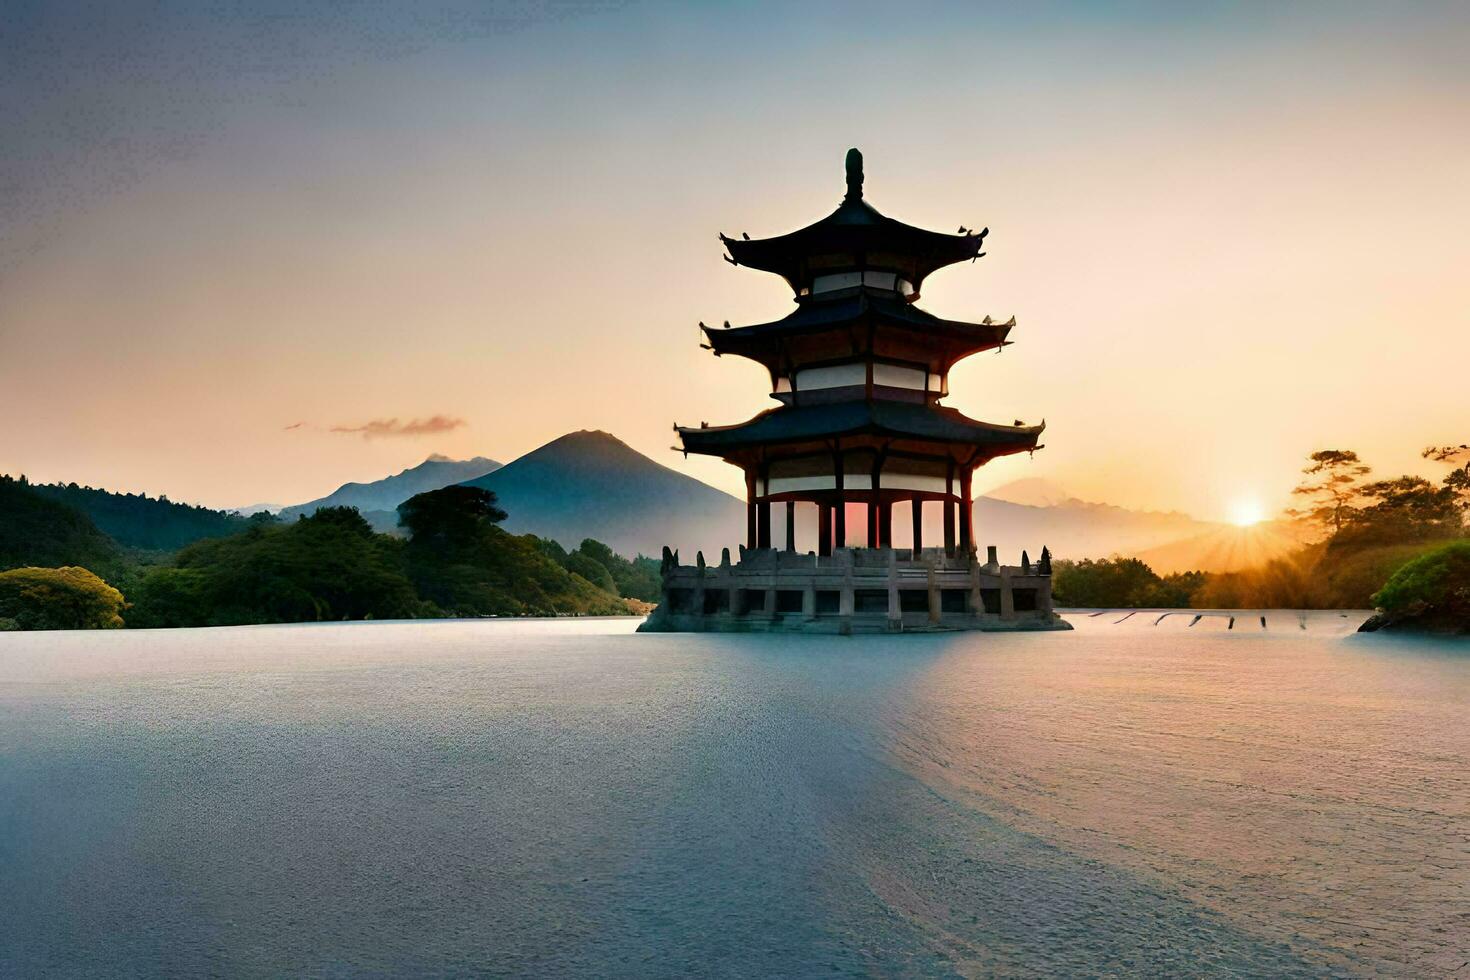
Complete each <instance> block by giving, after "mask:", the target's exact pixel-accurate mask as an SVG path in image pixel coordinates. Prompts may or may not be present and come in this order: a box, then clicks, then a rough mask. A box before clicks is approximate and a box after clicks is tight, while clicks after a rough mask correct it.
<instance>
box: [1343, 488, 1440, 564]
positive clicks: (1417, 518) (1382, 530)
mask: <svg viewBox="0 0 1470 980" xmlns="http://www.w3.org/2000/svg"><path fill="white" fill-rule="evenodd" d="M1357 496H1358V499H1359V500H1360V501H1361V503H1360V505H1359V506H1357V507H1355V508H1353V509H1352V510H1351V511H1349V512H1348V514H1347V515H1346V518H1345V521H1344V525H1343V527H1342V528H1341V529H1340V530H1339V532H1338V537H1337V538H1336V539H1334V542H1333V544H1334V546H1336V547H1341V546H1344V545H1350V546H1355V547H1356V546H1360V545H1364V544H1385V543H1399V542H1409V541H1429V540H1433V539H1435V538H1443V537H1452V536H1454V535H1456V534H1459V533H1460V531H1461V529H1462V526H1463V525H1462V521H1461V507H1460V501H1459V496H1458V494H1456V492H1455V490H1454V489H1453V488H1452V487H1448V486H1435V485H1434V484H1433V483H1430V482H1429V481H1428V480H1426V479H1424V478H1423V477H1421V476H1400V477H1397V478H1395V479H1392V480H1377V481H1375V482H1373V483H1367V484H1364V485H1362V486H1360V487H1358V488H1357Z"/></svg>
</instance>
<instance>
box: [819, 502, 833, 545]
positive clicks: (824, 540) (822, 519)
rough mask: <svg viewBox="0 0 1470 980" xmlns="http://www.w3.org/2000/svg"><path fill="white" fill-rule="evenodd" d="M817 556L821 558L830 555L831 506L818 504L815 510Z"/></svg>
mask: <svg viewBox="0 0 1470 980" xmlns="http://www.w3.org/2000/svg"><path fill="white" fill-rule="evenodd" d="M817 554H819V555H821V556H823V557H826V556H828V555H830V554H832V505H831V504H820V505H819V506H818V509H817Z"/></svg>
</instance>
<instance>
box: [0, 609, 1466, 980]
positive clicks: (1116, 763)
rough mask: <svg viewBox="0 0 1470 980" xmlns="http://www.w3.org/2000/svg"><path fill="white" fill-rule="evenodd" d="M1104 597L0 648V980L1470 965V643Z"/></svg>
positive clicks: (1227, 971)
mask: <svg viewBox="0 0 1470 980" xmlns="http://www.w3.org/2000/svg"><path fill="white" fill-rule="evenodd" d="M1116 618H1118V617H1116V616H1112V615H1109V616H1104V617H1079V618H1076V619H1075V620H1074V621H1075V622H1076V623H1077V625H1078V630H1077V631H1076V632H1073V633H1068V634H1032V635H1014V636H999V635H975V634H971V635H954V636H906V637H866V638H853V639H843V638H837V637H830V638H828V637H795V638H792V637H787V638H781V637H769V636H766V637H761V636H746V637H741V636H688V635H684V636H680V635H654V636H636V635H633V634H632V632H631V630H632V627H633V625H634V624H633V623H631V622H628V621H577V622H570V621H568V622H528V623H516V622H476V623H465V622H443V623H419V624H388V623H376V624H371V623H369V624H344V625H329V626H304V627H254V628H244V629H223V630H182V631H172V632H122V633H87V634H77V633H69V634H29V635H19V634H5V635H0V876H3V878H0V885H3V887H0V975H4V976H7V977H8V976H41V975H46V976H67V975H74V976H98V975H108V976H110V975H118V976H159V975H181V974H188V975H196V974H216V975H229V976H236V975H243V976H278V975H296V976H365V975H389V974H392V975H402V974H415V975H449V974H466V973H474V974H482V975H483V974H490V975H519V976H534V977H551V976H586V977H593V976H596V977H601V976H627V977H658V976H737V975H780V976H833V975H838V976H842V975H861V976H869V975H877V976H894V975H897V976H951V975H977V974H982V975H990V974H1002V975H1012V976H1025V975H1036V974H1068V975H1132V974H1140V975H1189V976H1207V975H1241V974H1255V975H1263V976H1298V975H1300V976H1318V975H1395V976H1454V975H1460V976H1467V975H1470V966H1467V965H1466V962H1467V961H1470V644H1464V643H1461V644H1458V645H1457V644H1454V643H1448V642H1441V643H1434V642H1428V641H1413V640H1404V639H1394V638H1389V637H1378V636H1354V635H1351V630H1352V628H1353V627H1354V626H1356V624H1357V622H1358V619H1356V618H1354V619H1343V618H1340V617H1338V616H1336V614H1314V615H1312V616H1311V617H1310V618H1308V619H1307V620H1305V625H1306V626H1307V627H1308V628H1306V629H1302V628H1300V626H1299V624H1298V622H1297V620H1296V618H1295V617H1284V616H1279V614H1271V621H1270V623H1269V628H1268V629H1267V630H1265V631H1262V630H1261V629H1260V628H1259V626H1258V625H1256V623H1255V621H1254V620H1249V621H1243V622H1242V623H1237V628H1236V629H1234V630H1226V629H1225V628H1224V622H1223V621H1215V620H1204V621H1202V622H1201V623H1200V624H1199V625H1198V626H1196V627H1194V628H1189V627H1187V626H1186V623H1187V619H1170V620H1165V621H1164V622H1163V623H1161V624H1160V625H1158V626H1157V627H1155V626H1153V625H1152V619H1151V618H1143V617H1134V618H1133V619H1131V620H1130V621H1128V622H1125V623H1115V622H1114V620H1115V619H1116ZM1242 626H1246V627H1248V628H1244V629H1243V628H1242Z"/></svg>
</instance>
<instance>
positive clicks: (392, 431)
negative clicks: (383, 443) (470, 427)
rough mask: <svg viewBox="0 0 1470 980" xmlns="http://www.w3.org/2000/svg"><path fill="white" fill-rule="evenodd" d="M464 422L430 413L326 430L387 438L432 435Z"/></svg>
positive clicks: (449, 430) (448, 430)
mask: <svg viewBox="0 0 1470 980" xmlns="http://www.w3.org/2000/svg"><path fill="white" fill-rule="evenodd" d="M464 424H465V420H464V419H459V418H453V417H451V416H448V415H431V416H429V417H428V418H426V419H410V420H409V421H407V422H400V421H399V420H398V419H396V418H395V419H373V420H372V421H371V422H365V423H363V424H362V425H334V426H332V428H331V429H330V430H328V431H331V432H343V433H348V434H354V435H361V436H362V437H363V438H364V439H387V438H397V437H409V438H412V437H414V436H434V435H438V434H439V433H441V432H453V431H454V430H455V429H458V428H460V427H461V426H463V425H464Z"/></svg>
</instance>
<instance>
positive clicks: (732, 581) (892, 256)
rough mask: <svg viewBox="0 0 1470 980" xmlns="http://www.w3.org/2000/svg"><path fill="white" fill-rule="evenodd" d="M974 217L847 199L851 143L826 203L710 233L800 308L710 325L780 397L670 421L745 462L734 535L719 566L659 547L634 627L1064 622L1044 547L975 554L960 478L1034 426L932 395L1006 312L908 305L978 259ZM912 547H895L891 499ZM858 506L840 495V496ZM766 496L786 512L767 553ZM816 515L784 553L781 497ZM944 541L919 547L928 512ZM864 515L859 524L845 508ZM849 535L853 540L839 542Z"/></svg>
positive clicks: (855, 192) (857, 164)
mask: <svg viewBox="0 0 1470 980" xmlns="http://www.w3.org/2000/svg"><path fill="white" fill-rule="evenodd" d="M988 232H989V229H984V230H981V231H978V232H976V231H970V230H968V229H966V228H963V227H961V228H960V230H959V232H958V233H957V234H953V235H949V234H942V233H939V232H933V231H927V230H925V229H922V228H916V227H914V226H912V225H907V224H904V223H903V222H901V221H896V220H894V219H893V218H889V217H886V216H885V215H883V214H881V213H879V212H878V211H877V209H875V208H874V207H873V206H872V205H871V204H869V203H868V202H867V201H866V200H864V199H863V157H862V154H861V153H859V152H858V151H857V150H856V149H853V150H849V151H848V153H847V194H846V196H845V197H844V198H843V200H842V203H841V204H840V205H839V206H838V208H837V210H835V211H833V212H832V213H831V214H829V215H828V216H827V217H825V218H823V219H821V220H820V221H817V222H816V223H815V224H811V225H808V226H807V227H805V228H802V229H800V230H798V231H794V232H791V233H790V234H787V235H781V236H779V237H776V238H765V239H750V238H749V237H746V236H742V237H741V238H740V239H734V238H728V237H726V236H724V235H721V236H720V240H721V241H722V242H723V243H724V245H725V248H726V249H727V250H728V251H729V255H727V256H726V257H725V258H726V261H728V262H730V263H731V264H733V265H737V266H746V267H748V268H752V269H759V270H761V271H763V272H771V273H775V274H776V275H778V276H780V277H781V278H782V279H784V280H785V281H786V283H787V285H788V286H790V288H791V290H792V292H793V294H794V298H795V302H796V309H795V310H794V311H793V312H792V313H791V314H789V315H788V316H786V317H783V318H782V319H780V320H776V321H774V322H771V323H759V324H754V325H751V326H743V327H730V326H729V324H728V323H727V324H726V326H725V328H723V329H719V328H710V327H706V326H704V325H703V324H701V325H700V326H701V328H702V330H703V333H704V335H705V337H706V338H707V343H706V344H705V345H704V346H706V347H707V348H708V349H710V350H712V351H713V352H714V354H715V355H716V356H717V357H723V356H726V355H732V356H736V357H745V358H748V359H750V360H753V361H756V362H757V363H759V364H760V365H761V366H762V367H764V368H765V369H766V371H767V373H768V375H769V377H770V384H771V397H772V398H773V399H775V400H776V401H777V402H779V403H780V404H779V405H778V406H777V407H774V408H772V409H770V410H768V411H765V412H762V413H761V414H759V415H757V416H755V417H754V418H752V419H750V420H748V421H746V422H742V423H739V424H737V425H723V426H710V425H706V424H701V425H699V426H697V427H696V426H675V430H676V431H677V432H678V434H679V439H680V442H681V446H679V447H678V449H679V450H680V451H682V452H684V453H685V454H688V453H699V454H702V455H708V456H717V457H719V458H721V459H724V460H725V461H726V462H729V463H731V464H733V465H735V466H738V467H739V468H740V469H741V470H742V472H743V473H744V474H745V492H746V541H745V544H744V546H743V547H742V548H741V549H740V555H739V561H738V562H737V563H732V562H731V561H730V557H729V551H728V549H727V550H726V552H725V555H724V556H723V558H722V560H721V562H720V564H719V565H718V566H707V565H706V564H705V561H704V557H703V555H700V556H699V558H698V561H697V562H696V564H695V565H693V566H685V565H681V564H679V561H678V557H677V555H676V554H675V553H673V552H670V551H668V549H665V556H664V561H663V596H662V601H661V603H660V605H659V607H658V609H656V610H655V612H654V613H653V614H652V615H651V616H650V617H649V620H648V621H647V622H646V623H645V624H644V625H643V627H642V628H643V629H646V630H773V629H780V630H803V631H818V632H842V633H848V632H853V631H877V630H892V631H897V630H906V629H1038V628H1039V629H1066V628H1068V627H1067V624H1066V623H1065V622H1063V621H1062V620H1061V619H1060V618H1059V617H1057V616H1056V615H1055V614H1054V613H1053V612H1052V609H1051V577H1050V573H1051V568H1050V559H1049V556H1048V555H1047V554H1046V553H1045V550H1044V549H1043V554H1042V558H1041V561H1039V562H1038V563H1037V564H1036V565H1035V566H1032V564H1031V562H1030V560H1029V558H1027V557H1025V556H1024V555H1023V557H1022V561H1021V564H1020V565H1019V566H1016V567H1005V566H1001V565H1000V564H999V562H998V560H997V558H996V555H995V549H994V548H990V549H988V554H987V560H986V561H985V562H984V563H981V562H980V561H979V558H978V555H977V553H976V552H977V549H976V546H975V530H974V526H973V520H974V518H973V514H974V507H973V498H972V494H971V484H972V481H971V477H972V474H973V472H974V470H975V468H976V467H978V466H981V465H983V464H984V463H986V462H987V461H989V460H991V459H995V458H996V457H998V456H1008V455H1012V454H1015V453H1021V452H1033V451H1035V450H1036V449H1039V448H1041V447H1040V445H1038V439H1039V438H1040V436H1041V433H1042V431H1043V429H1044V428H1045V424H1044V423H1043V424H1041V425H1022V424H1020V423H1019V422H1018V423H1016V424H1014V425H997V424H994V423H989V422H978V421H975V420H974V419H970V418H967V417H966V416H964V415H962V414H961V413H960V412H958V411H956V410H955V409H953V408H948V407H946V406H944V405H942V404H940V402H941V400H942V399H943V398H944V397H945V396H946V395H947V394H948V393H949V371H950V369H951V368H952V367H953V366H954V365H955V364H956V363H957V362H959V361H960V360H962V359H963V358H966V357H968V356H970V355H971V354H977V353H980V352H982V351H987V350H995V349H997V348H1000V347H1003V346H1005V345H1007V344H1008V343H1010V341H1009V340H1008V339H1007V338H1008V337H1009V334H1010V332H1011V330H1012V328H1013V327H1014V326H1015V318H1014V317H1013V318H1011V319H1010V320H1008V321H1007V322H1005V323H996V322H993V321H992V320H991V318H989V317H986V318H985V319H984V320H983V321H982V322H980V323H967V322H963V321H959V320H946V319H942V318H940V317H937V316H934V315H933V314H930V313H927V312H925V311H924V310H921V309H920V308H919V307H917V306H915V305H914V303H915V302H916V301H917V300H918V299H919V292H920V290H921V288H922V287H923V284H924V281H925V280H926V279H927V278H928V277H929V275H930V274H932V273H934V272H936V271H937V270H939V269H942V268H944V267H945V266H949V265H953V264H955V263H959V262H965V261H974V260H975V259H978V258H980V257H981V256H983V255H984V254H985V253H984V252H983V251H982V248H983V247H984V243H985V238H986V235H987V234H988ZM896 503H902V504H906V505H907V510H908V513H909V517H910V520H911V524H912V536H911V538H910V542H911V547H909V548H906V549H897V548H894V547H893V510H894V504H896ZM853 505H856V506H853ZM773 506H774V507H777V508H780V509H779V511H777V513H778V514H780V515H781V516H782V517H784V532H785V533H784V535H782V536H781V537H780V543H781V544H782V545H784V547H783V548H780V549H777V548H775V547H773V533H772V532H773V529H772V513H773ZM798 506H810V507H812V508H814V511H815V514H814V516H815V517H816V526H817V548H816V550H815V551H814V552H807V553H804V554H803V553H798V552H797V550H796V509H797V507H798ZM926 506H937V507H938V508H939V509H940V511H941V513H942V526H943V529H944V530H943V542H942V545H938V544H937V543H936V546H934V547H927V548H926V547H925V546H924V540H923V537H924V512H925V507H926ZM854 512H856V513H861V514H862V515H863V516H864V517H865V524H866V527H865V528H863V529H862V531H861V534H860V535H859V532H858V529H857V528H852V527H849V522H850V515H851V514H853V513H854ZM859 537H861V540H862V542H863V543H864V544H865V545H866V547H863V548H854V547H852V546H851V545H852V544H853V542H854V541H855V540H856V539H857V538H859Z"/></svg>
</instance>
